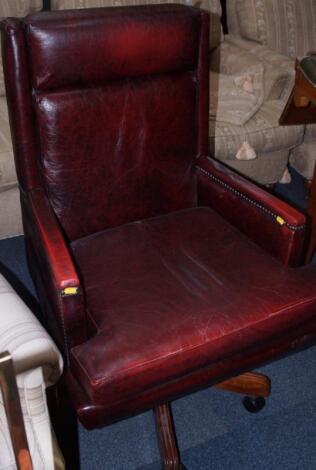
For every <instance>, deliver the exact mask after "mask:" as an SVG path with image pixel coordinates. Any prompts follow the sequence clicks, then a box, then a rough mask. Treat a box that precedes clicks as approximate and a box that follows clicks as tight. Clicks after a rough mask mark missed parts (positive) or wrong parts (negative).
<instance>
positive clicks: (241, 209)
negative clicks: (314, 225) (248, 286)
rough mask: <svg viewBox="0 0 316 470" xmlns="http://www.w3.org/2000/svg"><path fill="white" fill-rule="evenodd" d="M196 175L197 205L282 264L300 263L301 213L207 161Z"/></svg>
mask: <svg viewBox="0 0 316 470" xmlns="http://www.w3.org/2000/svg"><path fill="white" fill-rule="evenodd" d="M196 171H197V180H198V202H199V205H205V206H209V207H212V208H213V209H214V210H216V211H217V212H218V213H220V214H221V215H222V216H223V217H225V218H226V219H227V220H228V221H229V222H230V223H231V224H232V225H234V226H235V227H236V228H238V229H239V230H240V231H241V232H243V233H245V234H246V235H247V236H248V238H250V239H252V240H253V241H254V242H256V243H257V244H258V245H259V246H261V247H262V248H264V249H265V250H266V251H268V252H269V253H270V254H272V255H273V256H274V257H276V258H277V259H278V260H279V261H281V262H282V263H283V264H285V265H289V266H297V265H299V264H300V263H301V261H302V258H303V248H304V246H305V237H306V220H305V216H304V215H303V214H302V213H301V212H299V211H298V210H296V209H294V208H292V207H291V206H289V205H288V204H286V203H285V202H283V201H281V200H280V199H278V198H277V197H275V196H273V195H272V194H270V193H268V192H267V191H265V190H264V189H262V188H260V187H258V186H256V185H255V184H253V183H251V182H250V181H248V180H246V179H245V178H243V177H242V176H240V175H238V174H237V173H235V172H233V171H232V170H230V169H228V168H227V167H225V166H224V165H222V164H221V163H219V162H217V161H215V160H213V159H211V158H209V157H203V158H200V159H198V161H197V165H196Z"/></svg>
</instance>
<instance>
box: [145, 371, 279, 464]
mask: <svg viewBox="0 0 316 470" xmlns="http://www.w3.org/2000/svg"><path fill="white" fill-rule="evenodd" d="M215 387H216V388H220V389H221V390H227V391H229V392H235V393H241V394H243V395H246V399H245V401H244V405H245V407H246V408H247V410H248V411H251V412H255V411H260V409H262V408H263V405H264V398H267V397H268V396H269V395H270V391H271V384H270V379H269V377H267V376H266V375H263V374H259V373H255V372H246V373H245V374H242V375H239V376H237V377H233V378H231V379H229V380H225V381H224V382H221V383H219V384H217V385H215ZM256 399H257V400H258V402H256ZM154 415H155V421H156V428H157V435H158V442H159V449H160V455H161V460H162V468H163V469H164V470H184V466H183V465H182V464H181V460H180V453H179V449H178V444H177V437H176V432H175V428H174V423H173V419H172V411H171V407H170V404H169V403H164V404H163V405H159V406H157V407H156V408H154Z"/></svg>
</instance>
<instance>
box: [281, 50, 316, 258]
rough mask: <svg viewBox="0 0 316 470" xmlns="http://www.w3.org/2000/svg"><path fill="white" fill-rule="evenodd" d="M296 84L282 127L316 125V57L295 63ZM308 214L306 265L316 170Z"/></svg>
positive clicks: (315, 234) (313, 242)
mask: <svg viewBox="0 0 316 470" xmlns="http://www.w3.org/2000/svg"><path fill="white" fill-rule="evenodd" d="M295 72H296V73H295V83H294V87H293V90H292V93H291V95H290V97H289V99H288V102H287V103H286V105H285V108H284V110H283V112H282V114H281V117H280V120H279V123H280V125H286V126H291V125H296V124H314V123H316V56H308V57H304V58H303V59H302V60H301V61H298V60H297V61H296V63H295ZM307 214H308V215H309V217H310V218H311V222H312V223H311V236H310V240H309V244H308V248H307V255H306V263H308V262H310V261H311V259H312V256H313V255H314V253H315V250H316V170H314V176H313V180H312V184H311V188H310V195H309V201H308V208H307Z"/></svg>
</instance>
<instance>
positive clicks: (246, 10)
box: [226, 0, 316, 180]
mask: <svg viewBox="0 0 316 470" xmlns="http://www.w3.org/2000/svg"><path fill="white" fill-rule="evenodd" d="M226 7H227V20H228V30H229V36H228V37H227V41H228V42H229V43H230V44H232V45H234V46H235V47H238V48H239V49H241V50H242V51H244V52H243V53H249V54H255V55H258V56H259V55H260V56H261V57H262V58H263V59H264V60H268V61H269V62H271V64H272V65H273V67H274V70H275V71H276V70H280V65H281V67H282V68H283V69H284V70H286V68H288V69H289V70H291V71H292V70H294V59H295V58H301V57H303V56H305V55H308V54H310V53H315V51H316V29H315V18H316V2H315V1H314V0H304V1H298V0H265V1H264V2H263V1H259V0H226ZM284 132H285V133H286V132H288V133H289V134H291V132H293V135H292V136H291V137H292V139H293V140H295V139H294V134H295V133H296V132H297V139H296V142H297V145H291V152H290V163H291V165H292V166H293V167H294V168H295V169H296V170H297V171H298V172H299V173H300V174H301V175H303V176H304V177H305V178H306V179H309V180H310V179H312V176H313V171H314V166H315V160H316V125H308V126H306V127H303V136H302V138H300V136H301V135H302V131H300V132H298V131H296V130H295V128H293V127H288V128H285V130H284ZM293 143H294V142H293Z"/></svg>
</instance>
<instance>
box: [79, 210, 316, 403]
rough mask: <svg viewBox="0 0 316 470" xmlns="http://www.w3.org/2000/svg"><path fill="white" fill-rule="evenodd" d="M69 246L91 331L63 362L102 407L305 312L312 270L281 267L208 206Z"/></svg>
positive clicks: (224, 354) (259, 339)
mask: <svg viewBox="0 0 316 470" xmlns="http://www.w3.org/2000/svg"><path fill="white" fill-rule="evenodd" d="M71 247H72V250H73V254H74V257H75V259H76V261H77V264H78V266H79V269H80V272H81V274H82V278H83V283H84V286H85V291H86V297H87V309H88V311H89V319H88V321H89V324H90V331H91V337H90V339H88V340H87V341H86V342H85V343H83V344H81V345H78V346H76V347H74V348H73V349H72V351H71V364H72V367H71V368H72V371H73V373H74V374H75V375H76V377H77V380H78V382H79V383H81V384H82V385H83V386H84V390H85V393H86V394H88V395H89V397H90V399H91V400H92V401H93V402H94V403H97V404H99V405H103V406H106V408H107V409H109V410H110V409H111V406H112V405H114V406H115V405H116V404H117V403H119V402H121V403H123V402H126V401H128V400H131V399H132V396H131V393H132V394H133V396H137V395H138V394H141V393H144V392H146V391H148V390H150V389H154V388H155V387H157V386H158V385H159V384H166V383H169V382H172V381H174V380H176V379H178V378H180V377H181V376H183V375H185V374H190V373H191V372H192V371H196V370H198V369H199V368H203V367H206V366H208V365H209V364H210V363H211V362H212V363H216V362H217V361H219V360H221V359H223V358H229V357H233V356H234V354H235V353H236V352H237V351H240V349H242V350H243V351H244V352H245V350H247V349H248V348H252V347H254V346H255V345H257V344H264V341H265V340H267V339H268V338H269V337H270V335H271V333H270V332H271V331H272V330H273V334H274V335H276V336H277V335H278V334H280V333H282V332H285V331H288V330H290V329H292V328H295V326H296V325H297V324H298V323H299V322H304V320H306V321H308V319H310V318H312V317H313V315H314V311H315V306H316V294H315V289H314V284H313V283H314V279H315V276H314V274H315V273H314V271H313V270H311V272H310V271H309V270H308V269H306V270H304V269H302V270H300V271H299V272H297V271H294V270H289V269H287V268H285V267H284V266H283V265H281V264H280V263H279V262H277V261H275V260H274V259H273V258H271V257H270V256H267V254H266V253H265V252H264V251H263V250H262V249H261V248H259V247H258V246H257V245H255V244H254V243H252V242H251V241H250V240H248V239H247V238H246V237H244V236H243V235H242V234H241V233H240V232H239V231H238V230H236V229H235V228H234V227H233V226H231V225H230V224H228V223H227V222H226V221H225V220H224V219H223V218H222V217H221V216H219V215H218V214H217V213H216V212H214V211H213V210H212V209H208V208H203V207H201V208H193V209H187V210H184V211H179V212H174V213H171V214H168V215H165V216H160V217H156V218H152V219H147V220H143V221H139V222H133V223H130V224H128V225H125V226H122V227H118V228H115V229H112V230H107V231H104V232H100V233H97V234H95V235H92V236H89V237H85V238H82V239H80V240H77V241H75V242H73V243H72V245H71ZM224 261H225V262H224ZM257 266H260V270H258V269H257ZM267 293H269V294H268V295H267ZM254 306H255V308H254ZM298 311H299V312H300V313H299V314H298ZM105 357H106V360H104V358H105Z"/></svg>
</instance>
